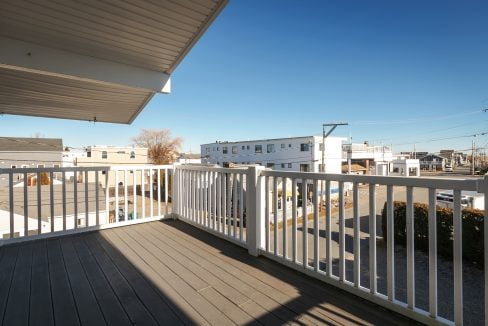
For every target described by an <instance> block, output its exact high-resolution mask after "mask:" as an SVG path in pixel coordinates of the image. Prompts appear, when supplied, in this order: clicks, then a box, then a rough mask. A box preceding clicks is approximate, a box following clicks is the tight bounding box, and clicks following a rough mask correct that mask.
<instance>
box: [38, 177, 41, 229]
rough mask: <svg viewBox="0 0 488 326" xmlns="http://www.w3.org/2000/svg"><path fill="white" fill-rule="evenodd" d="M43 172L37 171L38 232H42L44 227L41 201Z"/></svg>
mask: <svg viewBox="0 0 488 326" xmlns="http://www.w3.org/2000/svg"><path fill="white" fill-rule="evenodd" d="M41 182H42V180H41V173H40V172H37V234H41V228H42V224H41V221H42V216H41V214H42V205H41V204H42V201H41Z"/></svg>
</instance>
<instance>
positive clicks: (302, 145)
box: [300, 144, 310, 152]
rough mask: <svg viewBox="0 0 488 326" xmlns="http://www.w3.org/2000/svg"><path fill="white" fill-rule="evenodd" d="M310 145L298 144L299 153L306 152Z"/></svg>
mask: <svg viewBox="0 0 488 326" xmlns="http://www.w3.org/2000/svg"><path fill="white" fill-rule="evenodd" d="M309 147H310V145H309V144H300V151H301V152H308V150H309Z"/></svg>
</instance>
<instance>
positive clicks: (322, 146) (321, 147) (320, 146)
mask: <svg viewBox="0 0 488 326" xmlns="http://www.w3.org/2000/svg"><path fill="white" fill-rule="evenodd" d="M323 150H324V143H320V144H319V151H321V152H322V151H323Z"/></svg>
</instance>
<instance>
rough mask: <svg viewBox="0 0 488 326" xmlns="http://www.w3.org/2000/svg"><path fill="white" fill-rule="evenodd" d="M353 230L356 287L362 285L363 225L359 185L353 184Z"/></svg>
mask: <svg viewBox="0 0 488 326" xmlns="http://www.w3.org/2000/svg"><path fill="white" fill-rule="evenodd" d="M352 201H353V228H354V286H355V287H359V286H360V285H361V223H360V220H359V213H360V212H359V185H358V183H357V182H355V183H354V184H353V199H352Z"/></svg>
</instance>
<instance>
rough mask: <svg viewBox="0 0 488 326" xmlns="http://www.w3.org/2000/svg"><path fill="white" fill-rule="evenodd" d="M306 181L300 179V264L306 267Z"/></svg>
mask: <svg viewBox="0 0 488 326" xmlns="http://www.w3.org/2000/svg"><path fill="white" fill-rule="evenodd" d="M307 199H308V198H307V179H302V242H303V243H302V249H303V253H302V264H303V268H307V266H308V216H307Z"/></svg>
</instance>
